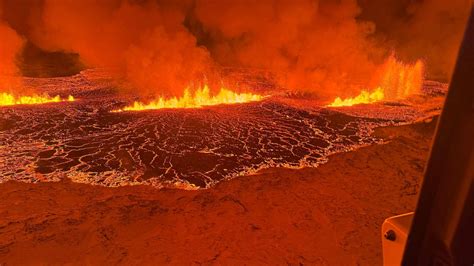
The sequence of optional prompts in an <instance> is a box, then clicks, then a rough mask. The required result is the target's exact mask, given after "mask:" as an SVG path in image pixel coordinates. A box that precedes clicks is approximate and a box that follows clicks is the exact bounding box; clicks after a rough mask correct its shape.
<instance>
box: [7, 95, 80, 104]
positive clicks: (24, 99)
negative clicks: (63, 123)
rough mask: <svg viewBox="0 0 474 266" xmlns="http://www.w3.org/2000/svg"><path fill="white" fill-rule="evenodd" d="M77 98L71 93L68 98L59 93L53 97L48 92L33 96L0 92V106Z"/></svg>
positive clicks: (70, 100)
mask: <svg viewBox="0 0 474 266" xmlns="http://www.w3.org/2000/svg"><path fill="white" fill-rule="evenodd" d="M74 100H75V99H74V97H73V96H71V95H69V96H68V98H67V99H63V98H61V97H60V96H59V95H56V96H54V97H51V96H49V95H47V94H43V95H37V94H33V95H31V96H15V95H13V94H10V93H6V92H2V93H0V106H7V105H16V104H43V103H57V102H64V101H68V102H73V101H74Z"/></svg>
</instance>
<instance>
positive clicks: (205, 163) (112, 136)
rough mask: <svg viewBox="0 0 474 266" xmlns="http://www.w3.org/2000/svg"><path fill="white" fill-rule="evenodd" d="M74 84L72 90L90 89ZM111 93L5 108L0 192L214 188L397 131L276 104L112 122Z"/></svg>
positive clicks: (322, 158) (0, 125) (140, 115)
mask: <svg viewBox="0 0 474 266" xmlns="http://www.w3.org/2000/svg"><path fill="white" fill-rule="evenodd" d="M82 75H83V74H82ZM75 78H76V81H74V80H73V79H74V77H73V78H71V79H72V81H71V80H70V81H69V82H70V83H72V87H80V84H81V82H85V81H84V78H83V77H81V78H77V77H75ZM55 82H57V83H58V84H56V85H54V83H55ZM75 82H76V83H78V84H79V85H78V84H76V85H77V86H74V84H75ZM87 82H88V84H90V82H91V81H87ZM51 83H53V84H51ZM60 85H61V80H59V81H54V80H51V81H49V83H48V86H47V87H49V88H50V87H55V86H60ZM89 87H91V86H89ZM109 91H113V90H111V89H110V88H107V86H98V87H96V88H93V86H92V88H89V89H88V90H81V91H76V94H75V95H74V96H76V95H77V98H79V99H80V100H79V101H77V102H71V103H58V104H47V105H44V106H28V107H23V106H19V107H8V108H0V169H1V171H0V182H4V181H6V180H21V181H25V182H40V181H58V180H60V179H62V178H70V179H72V180H73V181H76V182H84V183H90V184H99V185H105V186H121V185H132V184H151V185H154V186H157V187H163V186H174V187H176V186H177V187H181V188H188V189H192V188H207V187H210V186H212V185H214V184H216V183H217V182H219V181H222V180H225V179H229V178H233V177H236V176H239V175H244V174H251V173H254V172H255V171H257V170H259V169H262V168H268V167H275V166H283V167H295V168H299V167H304V166H317V165H318V164H321V163H324V162H326V161H327V157H328V155H330V154H332V153H335V152H341V151H347V150H351V149H354V148H356V147H359V146H361V145H368V144H372V143H377V142H380V141H381V140H380V139H377V138H375V137H373V136H371V133H372V129H373V128H374V127H376V126H381V125H386V124H388V123H392V121H391V120H387V119H380V118H379V119H374V118H362V117H355V116H350V115H346V114H343V113H340V112H336V111H331V110H327V109H319V108H316V109H313V110H302V109H299V108H295V107H291V106H290V105H287V104H284V103H282V102H280V101H277V100H273V99H268V100H265V101H263V102H258V103H249V104H241V105H229V106H216V107H206V108H203V109H196V110H193V109H188V110H186V109H176V110H157V111H143V112H132V113H127V112H124V113H110V112H109V111H110V110H113V109H114V108H117V105H119V104H121V103H124V102H121V99H120V98H118V96H116V95H114V94H111V93H109ZM72 93H74V92H72ZM78 94H79V95H78Z"/></svg>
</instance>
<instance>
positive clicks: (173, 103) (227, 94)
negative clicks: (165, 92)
mask: <svg viewBox="0 0 474 266" xmlns="http://www.w3.org/2000/svg"><path fill="white" fill-rule="evenodd" d="M263 98H265V96H261V95H258V94H252V93H236V92H233V91H231V90H229V89H226V88H221V89H220V91H219V93H218V94H216V95H214V96H211V95H210V90H209V87H208V86H207V85H206V86H204V87H203V88H199V89H197V90H196V91H195V92H194V95H193V94H191V92H190V91H189V89H185V90H184V93H183V96H181V97H180V98H176V97H174V98H169V99H166V98H162V97H160V98H158V99H156V100H154V101H152V102H150V103H147V104H145V103H142V102H134V103H133V105H130V106H126V107H124V108H122V109H119V110H115V111H113V112H121V111H142V110H154V109H167V108H200V107H203V106H210V105H219V104H235V103H247V102H255V101H261V100H262V99H263Z"/></svg>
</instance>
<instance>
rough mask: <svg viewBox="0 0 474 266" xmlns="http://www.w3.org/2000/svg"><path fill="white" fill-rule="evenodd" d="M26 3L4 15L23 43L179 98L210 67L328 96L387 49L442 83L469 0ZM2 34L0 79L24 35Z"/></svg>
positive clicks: (358, 77)
mask: <svg viewBox="0 0 474 266" xmlns="http://www.w3.org/2000/svg"><path fill="white" fill-rule="evenodd" d="M14 2H16V1H13V0H3V3H6V4H5V5H4V6H10V7H11V6H14V5H15V3H14ZM381 2H383V3H381ZM31 3H32V4H31V5H32V6H34V7H36V8H32V9H30V11H28V12H26V11H25V10H15V12H13V11H12V13H11V14H9V20H8V22H9V23H11V24H12V25H17V26H16V27H15V30H17V31H18V32H20V34H21V35H23V36H24V38H27V39H28V40H29V41H30V42H33V43H34V44H35V45H38V46H40V47H41V48H43V49H45V50H50V51H58V50H62V51H69V52H76V53H78V54H79V55H80V58H81V60H82V61H83V62H84V63H85V64H86V65H89V66H91V67H105V68H108V69H113V70H114V71H115V72H116V73H117V75H118V77H122V78H125V79H126V80H128V81H129V82H131V83H132V84H133V86H134V87H137V88H139V89H140V91H141V92H145V93H153V94H156V95H180V94H181V93H182V91H183V89H184V88H185V87H187V86H189V85H192V83H193V82H203V81H206V80H210V81H212V80H213V79H214V77H215V73H214V69H215V68H216V67H219V66H231V67H247V68H256V69H264V70H268V71H271V72H273V73H275V75H276V77H277V82H278V83H279V85H281V86H284V87H287V88H291V89H296V90H303V91H310V92H315V93H317V94H318V95H320V96H322V97H329V96H333V95H336V94H338V95H342V96H344V94H350V93H352V92H355V91H358V90H360V88H361V87H369V86H371V84H373V83H374V80H373V79H374V73H376V72H377V69H378V68H379V67H380V66H383V62H384V60H385V59H386V58H388V57H389V56H390V54H391V53H392V52H393V51H395V52H396V53H397V54H400V55H401V56H402V57H403V59H406V60H408V61H409V62H415V61H416V59H419V58H422V59H424V60H425V61H426V62H427V63H428V74H429V75H431V76H432V77H436V78H439V79H447V78H449V75H450V72H451V68H452V66H453V62H454V60H455V56H456V52H457V47H458V45H459V41H460V38H461V36H462V32H463V25H464V23H465V20H466V17H467V13H468V12H467V11H468V10H469V7H470V4H471V1H470V0H453V1H449V3H447V2H446V1H444V0H426V1H398V0H390V1H367V0H359V1H356V0H319V1H318V0H296V1H290V0H259V1H252V0H236V1H230V0H227V1H226V0H224V1H219V0H182V1H167V0H158V1H156V0H155V1H153V0H108V1H100V0H85V1H74V0H31ZM0 6H1V5H0ZM31 10H33V11H31ZM0 11H1V9H0ZM25 12H26V13H27V14H26V15H25ZM0 13H1V12H0ZM22 14H23V15H22ZM25 17H26V18H25ZM18 20H22V21H23V23H18ZM15 22H16V23H15ZM0 34H1V36H2V42H0V55H1V58H0V67H1V69H2V70H1V71H2V75H3V73H10V74H11V73H15V72H17V68H16V67H15V58H16V55H17V54H18V52H19V50H21V47H22V43H23V41H22V37H20V36H19V35H18V34H17V33H16V32H15V31H14V30H12V29H11V28H10V27H9V26H8V24H6V22H5V21H4V22H1V21H0Z"/></svg>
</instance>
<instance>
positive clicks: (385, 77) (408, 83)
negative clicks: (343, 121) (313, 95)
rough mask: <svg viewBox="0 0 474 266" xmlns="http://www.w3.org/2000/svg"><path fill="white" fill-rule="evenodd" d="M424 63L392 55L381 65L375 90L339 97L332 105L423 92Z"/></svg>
mask: <svg viewBox="0 0 474 266" xmlns="http://www.w3.org/2000/svg"><path fill="white" fill-rule="evenodd" d="M424 68H425V66H424V64H423V62H422V61H421V60H417V61H416V62H415V63H414V64H405V63H403V62H401V61H399V60H397V59H396V58H395V56H394V55H391V56H390V57H389V58H388V59H387V60H386V61H385V63H384V64H383V65H382V67H381V71H380V74H379V76H378V77H377V78H376V80H377V84H378V85H377V86H376V89H375V90H374V91H373V92H369V91H367V90H362V92H361V93H360V94H359V95H358V96H356V97H354V98H346V99H344V100H342V99H341V98H340V97H337V98H336V99H335V100H334V101H333V102H332V103H331V104H329V105H328V106H330V107H342V106H352V105H355V104H369V103H374V102H378V101H382V100H384V99H385V100H399V99H404V98H407V97H408V96H410V95H413V94H419V93H421V88H422V85H423V75H424Z"/></svg>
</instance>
